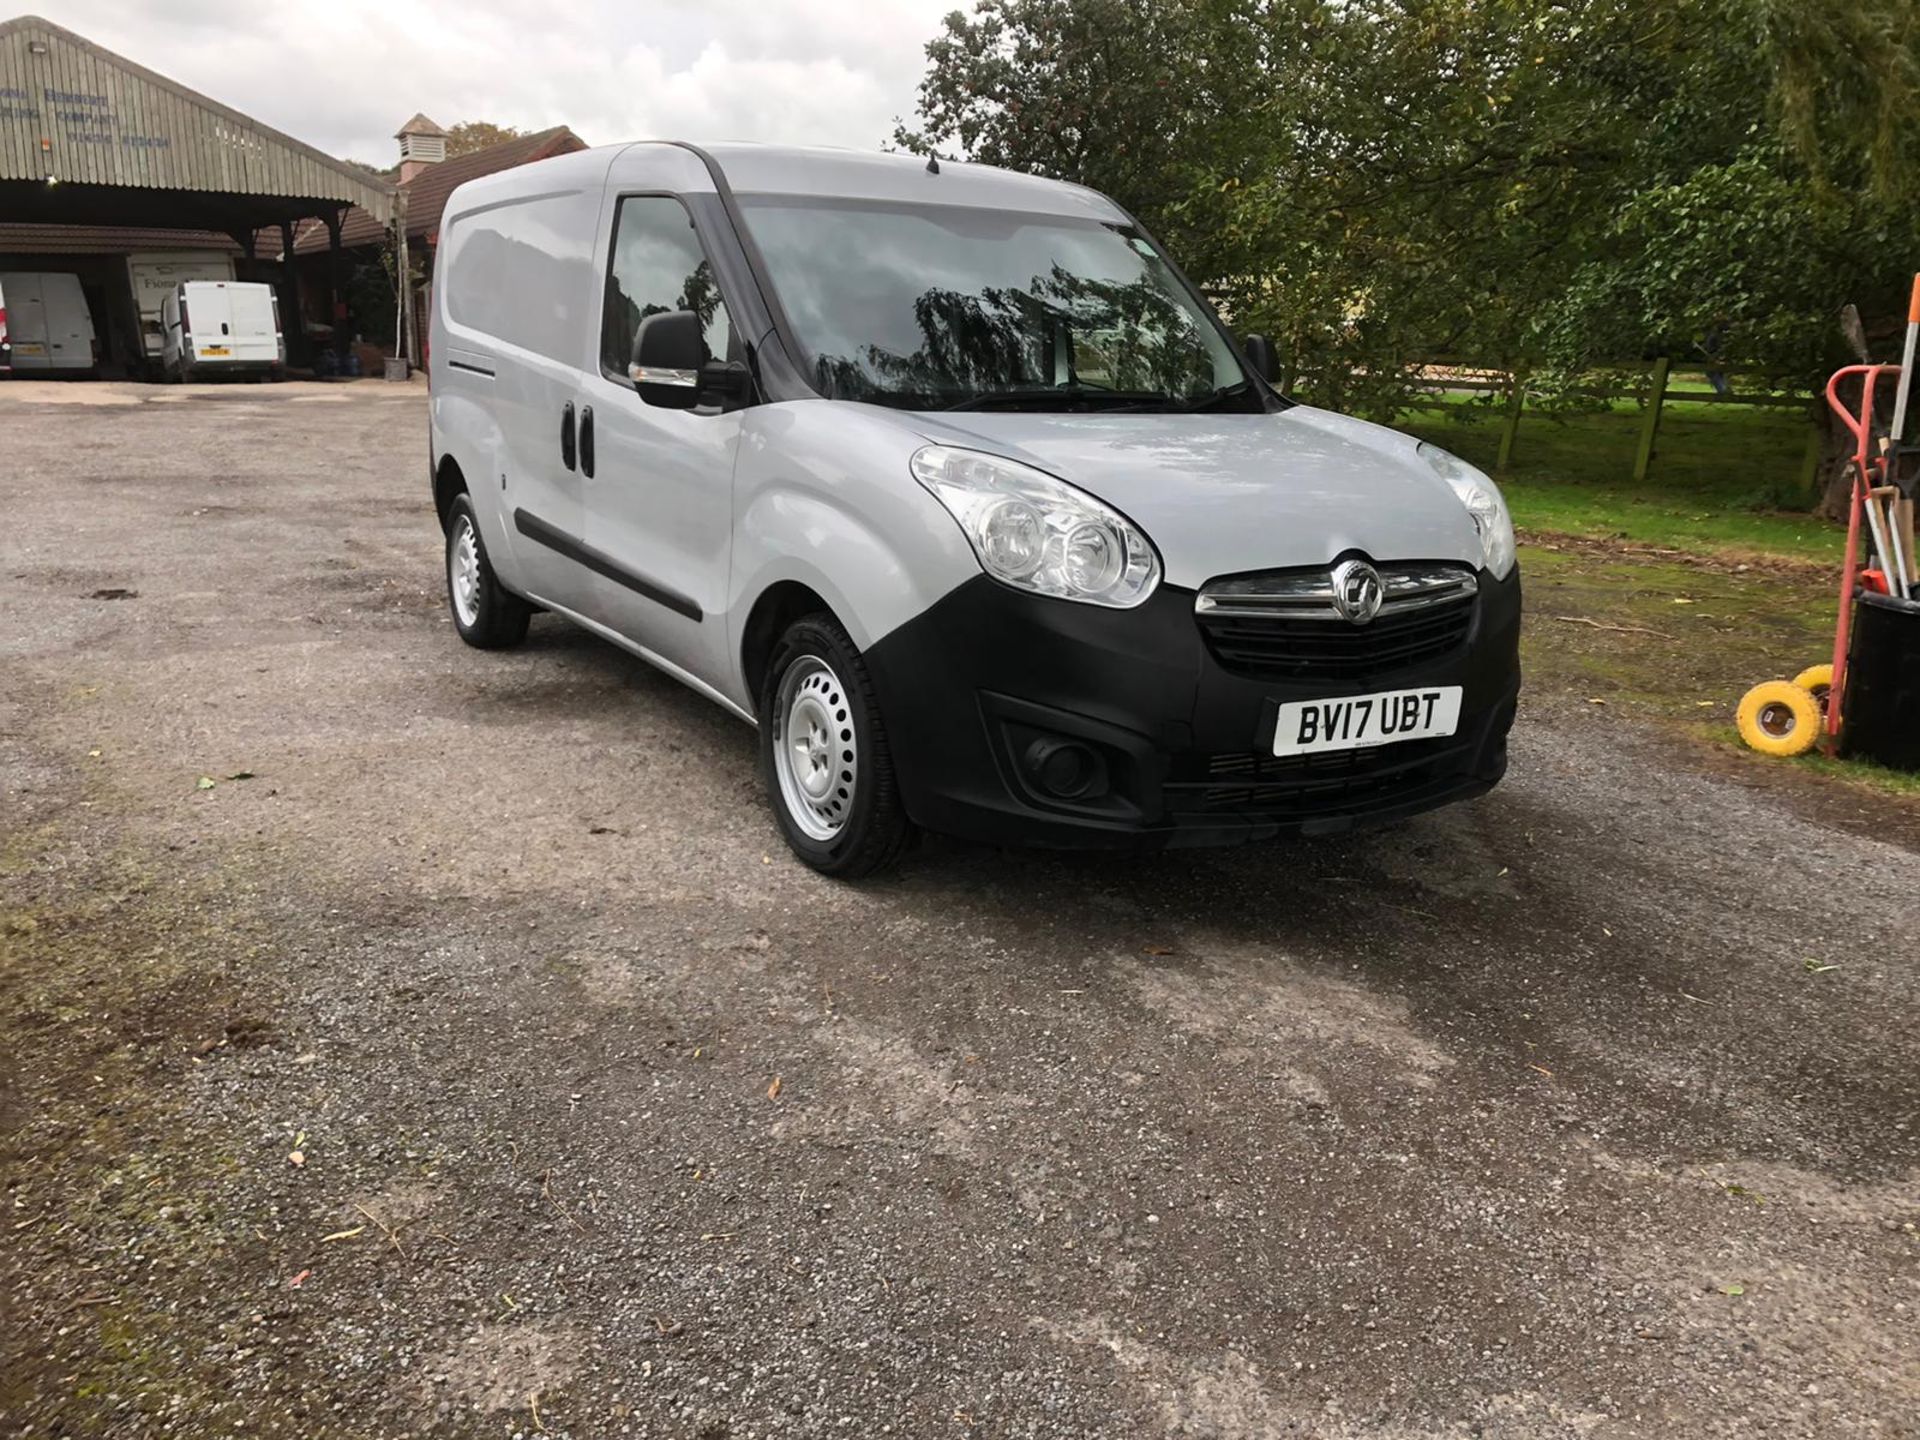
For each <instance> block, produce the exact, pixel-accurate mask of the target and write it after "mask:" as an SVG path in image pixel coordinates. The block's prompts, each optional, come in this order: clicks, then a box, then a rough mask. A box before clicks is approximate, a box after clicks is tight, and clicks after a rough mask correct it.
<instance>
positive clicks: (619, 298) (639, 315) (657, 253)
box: [600, 195, 737, 381]
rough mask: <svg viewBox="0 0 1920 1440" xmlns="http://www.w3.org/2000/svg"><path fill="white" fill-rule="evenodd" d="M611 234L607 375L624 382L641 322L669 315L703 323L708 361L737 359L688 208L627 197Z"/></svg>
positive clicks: (604, 322)
mask: <svg viewBox="0 0 1920 1440" xmlns="http://www.w3.org/2000/svg"><path fill="white" fill-rule="evenodd" d="M613 227H614V228H613V258H612V263H611V264H609V266H608V267H607V302H606V310H605V313H604V314H603V315H602V317H601V323H600V364H601V366H602V368H603V369H604V370H605V371H606V373H607V375H608V376H609V377H610V378H612V379H616V380H621V381H624V380H625V379H626V378H627V365H628V362H629V361H631V360H632V358H633V337H634V336H635V335H636V334H638V333H639V330H640V322H641V321H642V320H644V319H646V318H647V316H649V315H658V314H660V313H662V312H664V311H669V310H692V311H694V312H695V313H696V314H698V315H699V317H700V325H701V329H702V331H703V332H704V333H705V336H706V341H707V355H708V358H710V359H715V360H731V359H734V358H737V357H735V356H734V355H733V353H732V344H733V327H732V326H731V325H730V324H729V323H728V320H727V307H726V303H725V302H724V301H722V300H721V298H720V286H719V283H718V282H717V281H716V280H715V279H714V275H713V266H712V264H711V263H710V262H709V261H708V260H707V257H706V254H705V253H704V252H703V251H702V250H701V248H700V237H699V236H698V235H697V234H695V233H694V228H693V217H692V216H691V215H689V214H688V213H687V208H686V206H684V205H682V204H681V203H680V202H679V201H678V200H675V199H673V198H671V197H670V196H666V195H629V196H627V197H626V198H625V199H623V200H622V201H621V202H620V211H619V214H618V215H617V216H616V217H615V219H614V222H613Z"/></svg>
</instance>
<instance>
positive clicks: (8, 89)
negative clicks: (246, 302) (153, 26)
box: [0, 15, 402, 375]
mask: <svg viewBox="0 0 1920 1440" xmlns="http://www.w3.org/2000/svg"><path fill="white" fill-rule="evenodd" d="M401 203H402V202H401V199H400V196H399V193H398V191H397V190H396V188H395V187H394V186H393V185H392V184H391V183H389V182H388V181H387V180H385V179H384V178H382V177H380V176H378V175H375V174H373V173H371V172H369V171H367V170H365V169H363V168H361V167H359V166H355V165H352V164H349V163H347V162H345V161H341V160H336V159H334V158H333V157H332V156H329V155H326V154H323V153H322V152H320V151H319V150H316V149H314V148H313V147H312V146H310V145H305V144H302V143H301V142H300V141H298V140H295V139H294V138H292V137H291V136H289V135H284V134H282V133H281V132H280V131H278V130H275V129H273V128H271V127H270V126H267V125H263V124H261V123H260V122H259V121H257V120H254V119H252V118H250V117H248V116H246V115H242V114H241V113H240V112H239V111H237V110H234V109H231V108H230V107H228V106H226V105H222V104H221V103H220V102H219V101H217V100H213V99H210V98H209V97H207V96H205V95H200V94H197V93H195V92H194V91H192V90H189V89H188V88H187V87H186V86H184V85H181V84H179V83H177V82H175V81H172V80H169V79H167V78H166V77H165V76H163V75H159V74H156V73H155V72H153V71H152V70H149V69H147V68H146V67H145V66H142V65H138V64H135V63H134V62H133V61H131V60H128V59H125V58H124V57H122V56H119V55H115V54H114V53H112V52H111V51H109V50H106V49H103V48H102V47H100V46H98V45H95V44H94V43H93V42H92V41H90V40H87V39H84V38H83V37H81V36H79V35H76V34H74V33H73V32H72V31H69V30H65V29H62V28H61V27H60V26H58V25H54V24H52V23H50V22H49V21H46V20H42V19H40V18H38V17H36V16H31V15H28V16H22V17H20V18H18V19H14V20H9V21H6V22H4V23H0V275H5V274H7V273H15V274H31V273H39V272H50V271H59V272H64V273H68V274H75V275H78V276H79V277H80V285H81V288H82V290H83V291H84V292H85V296H86V302H87V308H88V309H89V310H90V311H91V312H92V320H93V325H94V331H95V341H96V346H97V349H98V362H99V363H98V368H99V371H100V373H105V374H122V375H139V374H143V373H146V372H147V371H148V369H149V359H150V356H151V355H153V354H156V353H157V345H156V343H155V342H156V340H157V335H156V332H155V329H154V323H153V319H152V317H151V315H150V314H149V313H148V312H149V310H150V308H151V306H150V301H151V297H152V294H153V292H154V291H155V290H156V288H163V287H164V285H165V284H166V283H167V280H168V277H169V276H173V275H178V276H183V277H186V278H204V277H205V276H206V275H209V274H212V273H215V272H218V271H219V270H221V269H222V268H223V267H230V268H228V272H227V273H229V274H231V275H232V276H234V277H236V278H240V279H257V280H267V281H270V282H271V283H273V284H275V285H277V286H279V287H280V294H281V299H280V306H281V314H282V315H283V316H293V315H299V314H301V313H302V309H303V307H302V304H301V297H300V295H299V293H298V287H299V285H300V284H301V283H302V281H303V280H304V281H305V283H307V284H308V285H310V286H313V287H316V288H317V289H319V291H320V292H321V296H322V298H321V299H320V303H319V306H318V308H319V310H320V312H321V313H322V314H325V315H330V316H333V317H336V318H340V317H343V316H344V303H345V299H344V296H345V291H344V286H345V248H344V246H343V244H342V235H341V227H342V224H343V222H344V221H345V220H346V218H347V217H348V216H349V215H350V214H352V215H359V216H364V217H365V219H366V223H367V224H368V225H369V226H371V227H373V228H374V229H375V231H376V232H384V231H385V230H386V229H387V227H388V226H390V225H392V224H393V222H394V220H395V217H396V215H397V214H398V213H399V207H400V205H401ZM303 223H311V224H312V225H313V226H314V227H315V230H316V234H317V236H318V239H317V240H316V242H315V248H316V251H317V255H318V259H317V262H316V264H315V265H313V266H312V267H308V268H306V269H304V270H303V268H302V267H299V266H296V265H293V264H286V263H282V257H283V256H288V255H291V254H292V253H293V252H294V248H295V238H296V231H297V230H298V229H299V228H300V227H301V226H302V225H303ZM68 283H71V282H68ZM0 284H4V282H3V281H0ZM336 329H338V330H339V331H340V332H341V339H342V340H343V341H344V327H336ZM288 330H289V333H288V336H287V339H288V342H289V348H290V350H291V351H292V352H293V357H294V359H295V360H296V361H298V360H299V359H301V358H303V357H302V354H301V351H302V343H301V342H302V338H303V337H302V335H301V334H300V333H299V328H298V327H294V326H289V327H288Z"/></svg>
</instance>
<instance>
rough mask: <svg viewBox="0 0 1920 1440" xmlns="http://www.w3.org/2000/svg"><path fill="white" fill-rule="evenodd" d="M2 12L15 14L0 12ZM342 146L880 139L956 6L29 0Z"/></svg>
mask: <svg viewBox="0 0 1920 1440" xmlns="http://www.w3.org/2000/svg"><path fill="white" fill-rule="evenodd" d="M9 8H11V7H9ZM19 8H21V9H24V10H26V11H28V12H29V13H34V14H39V15H42V16H44V17H45V18H46V19H48V20H51V21H53V22H54V24H56V25H64V26H66V27H67V28H68V29H69V30H74V31H77V32H79V33H80V34H82V35H84V36H86V37H87V38H88V39H89V40H92V41H94V42H95V43H96V44H100V45H104V46H106V48H107V49H109V50H113V51H117V52H118V53H119V54H122V55H124V56H126V57H127V58H128V59H130V60H134V61H137V62H139V63H140V64H142V65H145V66H146V67H147V68H148V69H150V70H157V71H159V72H160V73H161V74H162V75H166V76H169V77H171V78H172V79H175V80H178V81H181V82H182V83H183V84H186V85H189V86H191V87H192V88H193V89H195V90H198V91H200V92H202V93H203V94H206V95H209V96H212V97H213V98H214V99H216V100H220V101H223V102H224V103H226V104H228V105H231V106H233V107H234V108H235V109H236V110H240V111H242V112H244V113H246V114H248V115H251V116H253V117H254V118H255V119H257V120H262V121H265V122H266V123H267V124H269V125H272V126H273V127H274V128H275V129H278V130H283V131H285V132H286V133H287V134H289V135H292V136H294V137H295V138H296V139H300V140H304V141H306V142H307V143H308V144H310V145H316V146H318V147H319V148H320V149H322V150H326V151H328V152H330V153H332V154H335V155H341V156H349V157H352V158H354V159H357V160H367V161H372V162H375V163H378V164H382V165H385V164H390V163H392V162H393V160H394V159H395V158H396V149H397V143H396V142H395V141H394V139H393V132H394V131H395V130H397V129H398V128H399V127H400V124H401V123H402V122H403V121H405V120H406V119H407V118H408V117H409V116H411V115H412V114H413V113H414V112H415V111H416V110H419V111H424V112H425V113H426V114H427V115H429V116H430V117H432V118H433V119H435V120H437V121H439V122H440V123H441V124H442V125H455V124H458V123H459V122H460V121H462V120H491V121H494V122H495V123H497V124H502V125H518V126H520V127H521V128H522V129H528V130H531V129H540V128H542V127H545V126H548V125H570V126H572V127H573V129H574V130H575V131H577V132H578V133H579V134H580V135H581V136H583V137H584V138H585V139H586V140H587V141H588V143H590V144H594V145H601V144H607V143H610V142H612V141H616V140H634V139H641V138H645V137H649V136H667V137H672V138H676V139H688V140H776V141H783V142H788V143H794V144H801V143H806V144H821V145H851V146H857V147H862V148H866V149H877V148H878V147H879V146H880V145H881V144H882V143H884V142H885V141H886V140H887V139H888V138H889V137H890V136H891V135H892V133H893V124H894V119H895V117H896V116H907V117H910V116H911V115H912V114H913V100H914V91H915V88H916V87H917V86H918V85H919V83H920V77H921V74H922V72H923V70H924V68H925V55H924V53H923V49H922V47H923V46H925V44H926V42H927V41H928V40H929V39H931V38H932V37H933V34H934V32H935V31H936V30H937V29H938V28H939V24H940V17H941V16H943V15H945V14H946V13H947V12H949V11H951V10H953V9H956V8H960V9H966V8H969V5H968V3H967V0H701V3H682V0H301V3H298V4H291V3H286V0H253V3H248V0H21V3H20V5H19Z"/></svg>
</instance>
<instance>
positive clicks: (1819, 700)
mask: <svg viewBox="0 0 1920 1440" xmlns="http://www.w3.org/2000/svg"><path fill="white" fill-rule="evenodd" d="M1793 683H1794V684H1796V685H1798V686H1799V687H1800V688H1801V689H1802V690H1804V691H1806V692H1807V693H1808V694H1809V695H1811V696H1813V698H1814V703H1816V704H1817V705H1819V707H1820V713H1821V714H1822V715H1824V714H1826V713H1827V697H1828V696H1829V695H1831V694H1832V693H1833V666H1831V665H1809V666H1808V667H1807V668H1806V669H1804V670H1802V671H1801V672H1800V673H1799V674H1798V675H1796V676H1794V677H1793Z"/></svg>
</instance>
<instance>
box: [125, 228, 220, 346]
mask: <svg viewBox="0 0 1920 1440" xmlns="http://www.w3.org/2000/svg"><path fill="white" fill-rule="evenodd" d="M231 279H233V260H232V257H230V256H227V255H223V254H219V253H217V252H211V251H206V250H178V251H174V250H148V251H144V252H142V253H140V254H137V255H129V256H127V288H128V289H129V290H131V291H132V292H133V307H134V309H135V310H136V311H138V312H139V316H140V348H141V352H142V355H143V356H144V358H145V361H146V368H147V373H148V375H149V376H150V377H152V376H157V375H158V374H159V372H160V363H161V357H162V355H163V354H164V352H165V350H166V328H165V326H164V325H163V323H162V322H161V319H160V309H161V307H162V306H163V305H165V304H166V300H167V296H169V295H171V294H172V293H173V292H174V291H175V290H178V289H179V288H180V286H181V283H182V282H183V281H187V280H231Z"/></svg>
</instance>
